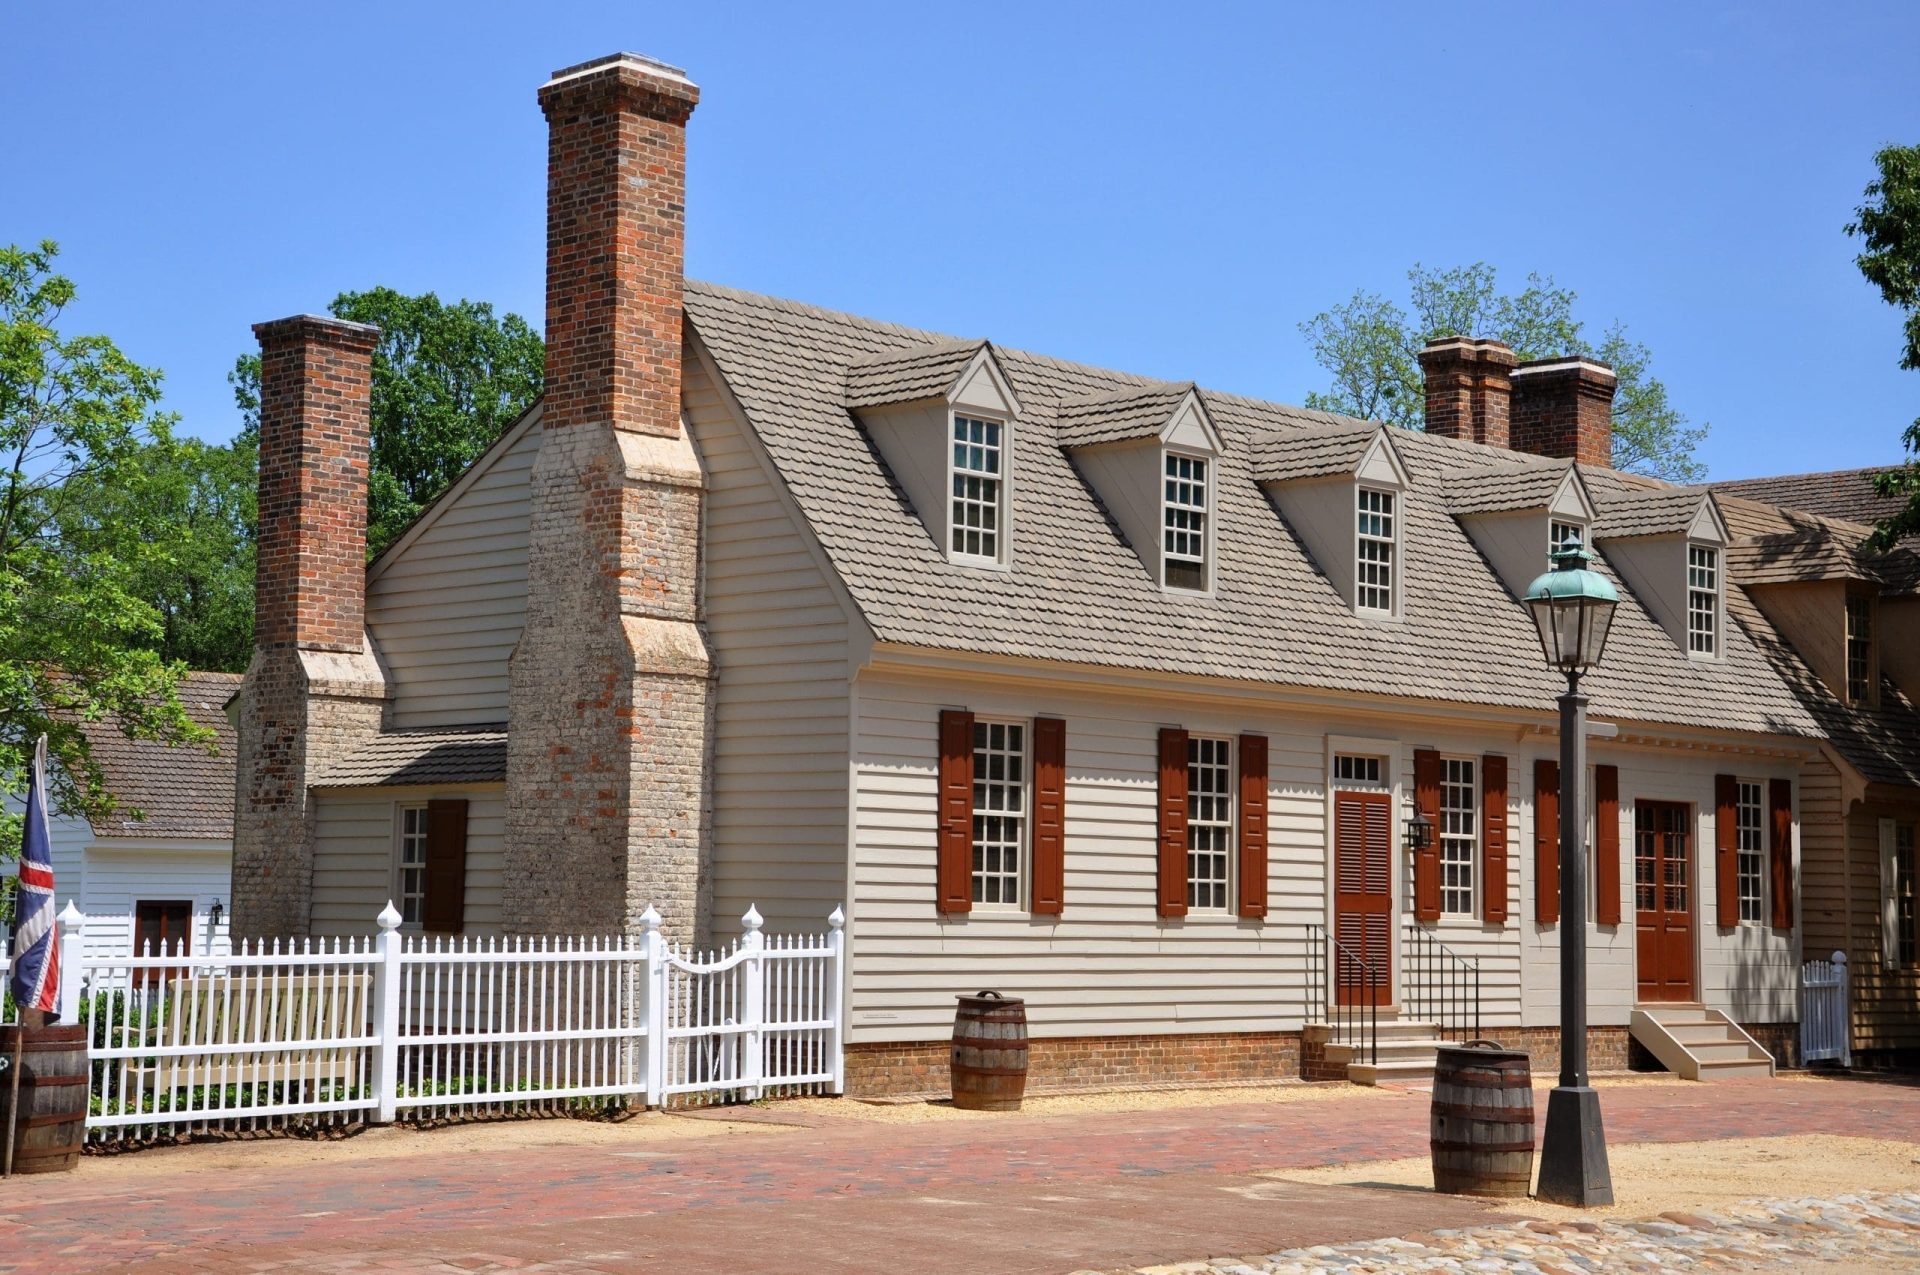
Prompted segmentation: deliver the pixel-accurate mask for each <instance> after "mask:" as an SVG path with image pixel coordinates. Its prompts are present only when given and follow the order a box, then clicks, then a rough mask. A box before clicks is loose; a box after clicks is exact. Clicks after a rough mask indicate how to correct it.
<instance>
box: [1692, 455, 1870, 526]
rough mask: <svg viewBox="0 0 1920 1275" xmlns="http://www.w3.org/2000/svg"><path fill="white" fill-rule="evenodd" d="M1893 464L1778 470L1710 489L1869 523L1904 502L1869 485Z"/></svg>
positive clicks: (1764, 502)
mask: <svg viewBox="0 0 1920 1275" xmlns="http://www.w3.org/2000/svg"><path fill="white" fill-rule="evenodd" d="M1897 468H1899V466H1898V465H1881V466H1877V467H1874V468H1870V469H1833V470H1828V471H1826V472H1825V473H1818V474H1782V475H1780V476H1779V477H1777V478H1736V479H1732V480H1729V481H1727V482H1716V483H1713V484H1711V486H1712V488H1713V490H1714V491H1717V492H1720V493H1722V494H1724V495H1728V496H1739V497H1740V498H1742V499H1743V500H1752V501H1755V502H1758V503H1760V504H1763V505H1774V506H1778V507H1779V508H1782V509H1792V510H1798V511H1800V512H1802V513H1810V514H1818V515H1819V516H1821V517H1823V518H1837V519H1841V520H1843V521H1846V522H1854V523H1863V524H1865V525H1866V526H1868V527H1872V526H1873V524H1875V523H1877V522H1884V521H1885V520H1887V519H1888V518H1891V517H1893V516H1894V515H1895V514H1896V513H1899V512H1900V509H1901V507H1902V506H1903V505H1904V504H1905V503H1906V502H1905V500H1904V499H1903V498H1902V497H1899V496H1882V495H1881V494H1880V493H1879V491H1877V490H1876V489H1875V488H1874V485H1873V480H1874V478H1875V477H1877V476H1878V475H1880V474H1884V473H1887V472H1888V471H1889V470H1893V469H1897Z"/></svg>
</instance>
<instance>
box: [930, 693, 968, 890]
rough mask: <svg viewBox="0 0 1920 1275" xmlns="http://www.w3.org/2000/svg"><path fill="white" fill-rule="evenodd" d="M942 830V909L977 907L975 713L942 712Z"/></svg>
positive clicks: (938, 886)
mask: <svg viewBox="0 0 1920 1275" xmlns="http://www.w3.org/2000/svg"><path fill="white" fill-rule="evenodd" d="M939 818H940V830H939V851H938V857H937V862H938V866H937V867H936V869H935V871H934V878H935V882H934V889H935V894H936V896H937V897H938V899H939V905H940V910H941V911H942V912H971V911H972V910H973V714H972V713H968V712H964V711H962V710H959V709H952V708H948V709H942V710H941V711H940V814H939Z"/></svg>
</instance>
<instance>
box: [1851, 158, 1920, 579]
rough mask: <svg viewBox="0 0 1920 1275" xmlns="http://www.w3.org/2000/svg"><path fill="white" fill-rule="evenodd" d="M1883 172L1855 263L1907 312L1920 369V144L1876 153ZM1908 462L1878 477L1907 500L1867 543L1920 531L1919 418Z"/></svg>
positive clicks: (1911, 357) (1912, 355) (1909, 435)
mask: <svg viewBox="0 0 1920 1275" xmlns="http://www.w3.org/2000/svg"><path fill="white" fill-rule="evenodd" d="M1873 161H1874V164H1875V165H1876V166H1877V167H1878V168H1879V170H1880V176H1879V177H1878V179H1876V180H1875V181H1872V182H1870V183H1868V185H1867V189H1866V191H1865V196H1866V198H1865V201H1864V202H1863V203H1862V204H1861V205H1860V207H1859V208H1858V209H1856V210H1855V211H1854V220H1853V221H1852V222H1850V223H1849V224H1848V226H1847V234H1849V235H1851V236H1854V237H1856V238H1858V239H1860V240H1862V241H1863V246H1862V248H1861V251H1860V255H1859V256H1857V257H1855V258H1854V263H1855V264H1856V265H1858V266H1859V267H1860V273H1861V274H1863V275H1865V276H1866V278H1867V282H1868V283H1871V284H1872V285H1873V286H1874V287H1876V288H1878V289H1880V295H1881V297H1882V298H1883V299H1884V300H1885V301H1886V303H1887V304H1888V305H1891V306H1896V307H1898V308H1899V309H1902V310H1904V311H1906V315H1907V317H1906V323H1905V327H1904V337H1905V346H1904V348H1903V349H1902V350H1901V352H1900V366H1901V367H1903V368H1906V369H1907V370H1909V371H1920V146H1887V147H1883V148H1882V149H1881V150H1880V152H1879V153H1878V154H1877V155H1875V156H1874V157H1873ZM1902 440H1903V441H1904V442H1905V443H1906V447H1907V461H1906V463H1905V464H1904V465H1902V466H1901V467H1900V468H1898V469H1894V470H1889V471H1888V472H1886V473H1884V474H1881V475H1879V476H1878V478H1876V479H1875V486H1877V487H1878V488H1879V490H1880V494H1881V495H1883V496H1905V497H1906V498H1907V503H1906V506H1905V507H1904V508H1902V509H1901V510H1899V511H1898V512H1896V513H1895V514H1894V515H1893V516H1892V517H1891V518H1889V519H1888V520H1887V521H1885V522H1883V523H1881V524H1880V525H1879V526H1878V527H1877V528H1876V529H1875V530H1874V534H1873V536H1872V537H1871V539H1869V540H1868V542H1867V547H1868V548H1869V549H1870V550H1872V551H1879V550H1884V549H1888V548H1891V547H1892V545H1893V543H1894V541H1896V540H1899V539H1900V538H1902V537H1903V536H1914V535H1920V418H1916V419H1915V420H1914V421H1913V423H1912V424H1910V425H1908V426H1907V428H1906V431H1905V432H1904V434H1903V435H1902Z"/></svg>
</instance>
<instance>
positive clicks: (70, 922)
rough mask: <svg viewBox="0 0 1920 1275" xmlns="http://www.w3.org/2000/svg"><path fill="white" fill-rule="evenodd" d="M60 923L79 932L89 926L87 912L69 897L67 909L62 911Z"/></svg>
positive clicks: (65, 927)
mask: <svg viewBox="0 0 1920 1275" xmlns="http://www.w3.org/2000/svg"><path fill="white" fill-rule="evenodd" d="M60 925H61V927H62V928H63V929H69V930H72V931H74V933H76V934H78V933H80V932H81V931H83V930H85V929H86V928H87V914H86V913H85V912H82V911H81V910H80V905H79V904H77V903H75V902H74V901H73V900H72V899H68V900H67V906H66V908H65V910H64V911H62V912H61V913H60Z"/></svg>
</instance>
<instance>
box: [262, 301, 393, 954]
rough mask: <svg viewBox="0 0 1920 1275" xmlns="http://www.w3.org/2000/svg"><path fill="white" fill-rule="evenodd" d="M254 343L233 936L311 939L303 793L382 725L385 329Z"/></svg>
mask: <svg viewBox="0 0 1920 1275" xmlns="http://www.w3.org/2000/svg"><path fill="white" fill-rule="evenodd" d="M253 330H254V334H255V336H257V337H258V338H259V341H260V489H259V498H260V519H259V534H258V549H257V567H256V571H255V583H254V653H253V661H252V663H251V665H250V666H249V667H248V669H247V676H246V680H245V682H244V683H243V684H242V686H241V692H240V720H239V729H238V741H237V743H238V746H237V749H236V754H237V755H236V758H235V764H236V768H237V771H238V778H237V785H238V801H237V805H236V810H235V814H234V847H233V921H232V926H233V931H234V933H235V935H236V936H238V935H274V934H304V933H306V932H307V931H308V922H309V915H308V909H309V900H310V897H311V887H312V873H313V829H312V825H311V819H310V817H309V816H310V811H309V810H308V806H307V789H308V786H309V785H310V784H312V782H313V781H314V780H315V779H316V778H317V777H318V776H319V775H320V774H321V773H322V772H323V771H324V770H325V769H327V768H328V767H329V766H331V765H332V764H333V763H334V762H336V761H338V760H339V759H340V758H341V757H343V756H345V755H346V754H347V753H349V752H351V751H353V750H354V749H356V748H357V747H359V746H360V745H361V744H362V743H364V742H365V741H366V740H367V739H368V738H370V737H371V736H372V735H373V734H375V733H377V732H378V731H379V729H380V718H381V711H382V706H383V703H384V700H385V698H386V687H385V684H384V682H383V679H382V676H381V674H380V670H379V667H378V665H377V663H376V661H375V660H374V658H373V655H372V652H371V651H370V650H369V649H368V648H367V642H366V628H365V619H366V571H367V453H368V444H369V418H368V405H369V399H370V395H371V391H372V385H373V373H372V354H373V345H374V341H375V340H376V339H377V338H378V336H379V330H378V329H376V328H371V327H368V326H367V325H365V324H362V323H345V322H342V321H340V320H338V319H329V318H321V317H317V316H315V315H307V314H303V315H296V316H295V317H293V318H290V319H278V320H275V321H274V322H271V323H261V324H257V325H256V326H255V327H254V329H253Z"/></svg>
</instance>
